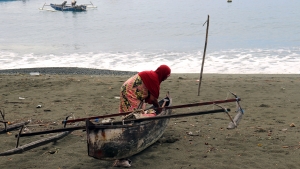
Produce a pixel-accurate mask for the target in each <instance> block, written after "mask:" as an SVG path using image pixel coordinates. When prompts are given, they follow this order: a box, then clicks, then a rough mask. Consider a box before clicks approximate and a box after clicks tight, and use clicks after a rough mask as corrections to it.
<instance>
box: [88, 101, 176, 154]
mask: <svg viewBox="0 0 300 169" xmlns="http://www.w3.org/2000/svg"><path fill="white" fill-rule="evenodd" d="M163 102H164V100H162V101H160V104H163ZM170 105H171V100H170V101H169V102H168V103H167V104H166V106H170ZM171 112H172V110H171V109H164V110H163V111H162V112H161V113H160V114H158V115H157V116H165V115H169V114H171ZM168 123H169V118H166V119H158V120H151V121H142V122H134V123H130V124H124V125H122V127H121V128H120V127H118V128H115V129H111V128H96V127H95V126H97V125H98V124H94V123H92V122H91V121H90V120H86V132H87V148H88V155H89V156H91V157H94V158H96V159H101V160H116V159H121V158H128V157H130V156H132V155H135V154H137V153H139V152H141V151H143V150H144V149H146V148H147V147H149V146H150V145H152V144H153V143H155V142H156V141H157V140H158V139H159V138H160V137H161V136H162V135H163V133H164V131H165V129H166V127H167V125H168ZM106 125H107V124H106Z"/></svg>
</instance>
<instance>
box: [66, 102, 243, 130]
mask: <svg viewBox="0 0 300 169" xmlns="http://www.w3.org/2000/svg"><path fill="white" fill-rule="evenodd" d="M238 101H241V99H240V98H238V97H236V98H235V99H227V100H217V101H210V102H201V103H192V104H183V105H177V106H169V107H164V108H154V109H177V108H185V107H195V106H204V105H211V104H220V103H229V102H238ZM130 113H132V111H130V112H124V113H116V114H108V115H103V116H93V117H86V118H80V119H74V120H63V121H62V123H63V124H66V123H74V122H79V121H85V120H86V119H89V120H91V119H98V118H107V117H115V116H124V115H128V114H130Z"/></svg>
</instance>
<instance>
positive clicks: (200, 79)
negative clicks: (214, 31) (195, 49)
mask: <svg viewBox="0 0 300 169" xmlns="http://www.w3.org/2000/svg"><path fill="white" fill-rule="evenodd" d="M205 23H207V24H206V25H207V27H206V38H205V46H204V52H203V58H202V66H201V72H200V78H199V86H198V96H200V86H201V81H202V74H203V67H204V60H205V53H206V46H207V36H208V27H209V15H208V16H207V21H206V22H204V24H205ZM204 24H203V26H204Z"/></svg>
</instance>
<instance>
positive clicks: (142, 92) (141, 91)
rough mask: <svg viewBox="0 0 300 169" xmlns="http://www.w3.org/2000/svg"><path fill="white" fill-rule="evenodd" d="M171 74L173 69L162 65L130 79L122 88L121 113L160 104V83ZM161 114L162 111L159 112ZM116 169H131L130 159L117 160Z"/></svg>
mask: <svg viewBox="0 0 300 169" xmlns="http://www.w3.org/2000/svg"><path fill="white" fill-rule="evenodd" d="M170 74H171V69H170V68H169V67H168V66H167V65H160V66H159V67H158V68H157V69H156V70H155V71H152V70H151V71H142V72H140V73H138V74H136V75H134V76H133V77H131V78H129V79H128V80H127V81H126V82H125V83H124V84H123V85H122V87H121V94H120V108H119V112H120V113H123V112H129V111H134V110H135V109H138V108H143V109H145V107H142V105H144V103H149V104H153V106H155V107H160V106H159V104H158V101H157V99H158V97H159V90H160V83H161V82H162V81H164V80H166V79H167V78H168V77H169V76H170ZM158 112H160V111H158ZM113 166H114V167H130V166H131V161H130V160H129V159H119V160H115V162H114V164H113Z"/></svg>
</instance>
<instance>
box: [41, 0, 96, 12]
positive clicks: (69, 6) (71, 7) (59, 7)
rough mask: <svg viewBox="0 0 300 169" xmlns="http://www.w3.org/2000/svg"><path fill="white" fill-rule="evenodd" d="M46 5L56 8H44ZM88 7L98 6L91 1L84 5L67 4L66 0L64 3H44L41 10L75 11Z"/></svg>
mask: <svg viewBox="0 0 300 169" xmlns="http://www.w3.org/2000/svg"><path fill="white" fill-rule="evenodd" d="M45 6H50V7H52V8H53V9H54V10H50V9H44V7H45ZM87 8H97V7H96V6H94V5H93V4H92V2H91V4H83V5H75V4H67V1H64V2H63V3H62V4H52V3H50V5H46V3H45V4H44V5H43V7H42V8H39V9H40V10H48V11H73V12H81V11H86V10H87Z"/></svg>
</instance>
